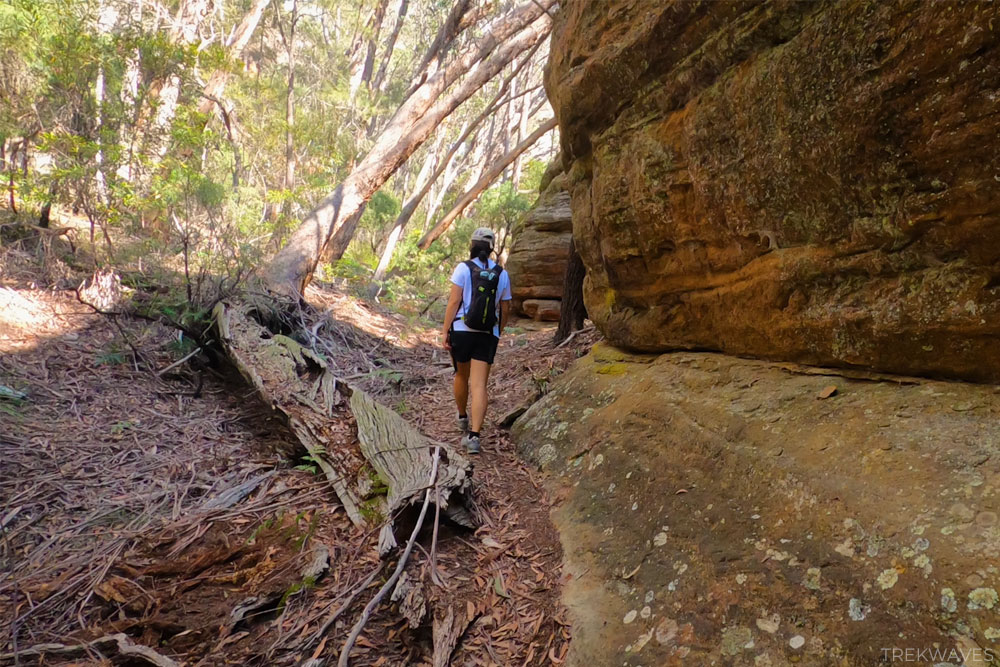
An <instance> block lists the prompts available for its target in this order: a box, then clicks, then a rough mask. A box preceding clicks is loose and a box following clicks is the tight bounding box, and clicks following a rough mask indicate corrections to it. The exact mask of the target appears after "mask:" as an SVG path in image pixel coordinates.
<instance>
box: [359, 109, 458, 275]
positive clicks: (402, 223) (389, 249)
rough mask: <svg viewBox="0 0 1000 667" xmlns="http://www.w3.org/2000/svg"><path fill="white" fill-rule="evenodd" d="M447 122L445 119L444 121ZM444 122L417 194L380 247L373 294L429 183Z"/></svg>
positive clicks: (419, 180)
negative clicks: (381, 247)
mask: <svg viewBox="0 0 1000 667" xmlns="http://www.w3.org/2000/svg"><path fill="white" fill-rule="evenodd" d="M446 122H447V121H446ZM444 130H445V128H444V123H442V125H441V128H440V130H439V136H438V139H437V141H436V142H435V143H434V146H433V147H432V148H431V150H430V151H428V153H427V157H426V158H425V159H424V164H423V165H422V166H421V167H420V172H419V173H418V174H417V182H416V183H415V184H414V189H415V190H417V191H418V192H417V194H414V195H413V196H411V197H410V198H409V199H408V200H407V201H406V203H405V204H404V205H403V210H402V211H400V213H399V216H398V217H397V218H396V222H394V223H393V225H392V230H391V231H390V232H389V236H387V237H386V239H385V247H384V248H383V249H382V255H381V257H379V260H378V266H376V267H375V275H373V276H372V283H373V285H374V289H372V290H370V291H373V292H374V293H375V294H377V293H378V285H379V284H380V283H381V282H382V281H383V280H384V279H385V272H386V270H387V269H388V268H389V262H390V261H391V260H392V253H393V251H394V250H395V249H396V244H397V243H399V239H400V237H401V236H402V235H403V229H404V228H405V227H406V222H407V221H408V220H409V219H410V217H411V216H412V215H413V212H414V211H415V210H416V209H417V206H419V205H420V199H419V198H418V196H417V195H418V194H419V193H420V192H424V191H425V190H424V186H425V185H426V184H428V183H430V179H429V176H430V170H431V167H433V166H434V163H435V161H436V159H437V153H438V149H439V148H440V147H441V141H442V140H443V139H444V135H445V132H444ZM450 157H451V153H449V154H448V156H446V158H445V159H449V158H450Z"/></svg>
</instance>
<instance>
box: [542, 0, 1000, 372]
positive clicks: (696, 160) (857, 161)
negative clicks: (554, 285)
mask: <svg viewBox="0 0 1000 667" xmlns="http://www.w3.org/2000/svg"><path fill="white" fill-rule="evenodd" d="M998 26H1000V16H998V11H997V5H996V4H995V3H989V2H924V1H923V0H886V1H885V2H871V1H870V0H845V1H844V2H831V1H816V2H782V1H775V2H767V3H759V2H738V1H735V0H734V1H732V2H687V1H680V0H674V1H663V0H607V1H606V2H592V1H590V0H566V1H565V2H563V3H562V5H561V9H560V12H559V14H558V16H557V18H556V24H555V27H554V32H553V38H552V46H551V57H550V62H549V66H548V69H547V71H546V89H547V91H548V94H549V98H550V100H551V103H552V106H553V108H554V109H555V112H556V115H557V116H558V119H559V128H560V133H561V142H562V149H563V155H564V163H565V166H566V168H567V171H568V183H567V187H568V188H569V191H570V194H571V198H572V219H573V226H574V235H575V238H576V246H577V249H578V250H579V252H580V255H581V256H582V258H583V261H584V264H585V265H586V268H587V279H586V281H585V286H584V290H585V299H586V305H587V310H588V312H589V314H590V317H591V319H593V320H594V322H595V323H596V324H597V325H598V327H599V328H600V329H601V330H602V331H603V333H604V334H605V336H607V337H608V338H609V339H610V340H611V341H613V342H615V343H617V344H619V345H622V346H625V347H627V348H630V349H633V350H638V351H665V350H670V349H679V348H683V349H709V350H721V351H725V352H729V353H733V354H739V355H750V356H757V357H764V358H770V359H781V360H795V361H800V362H804V363H808V364H820V365H836V366H856V367H869V368H875V369H879V370H882V371H890V372H894V373H903V374H917V375H940V376H949V377H956V378H966V379H973V380H984V381H998V380H1000V336H998V334H1000V299H998V297H1000V139H998V137H1000V114H998V113H997V108H998V104H1000V92H998V91H1000V27H998Z"/></svg>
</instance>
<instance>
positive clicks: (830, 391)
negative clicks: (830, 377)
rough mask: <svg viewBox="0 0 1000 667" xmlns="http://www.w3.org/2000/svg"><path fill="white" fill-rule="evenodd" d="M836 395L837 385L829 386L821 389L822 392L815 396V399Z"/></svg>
mask: <svg viewBox="0 0 1000 667" xmlns="http://www.w3.org/2000/svg"><path fill="white" fill-rule="evenodd" d="M836 393H837V385H833V384H831V385H829V386H827V387H823V390H822V391H820V392H819V394H817V395H816V398H830V397H831V396H834V395H836Z"/></svg>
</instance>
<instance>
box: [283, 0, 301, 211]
mask: <svg viewBox="0 0 1000 667" xmlns="http://www.w3.org/2000/svg"><path fill="white" fill-rule="evenodd" d="M298 8H299V5H298V0H292V17H291V22H290V24H289V28H288V37H287V39H286V41H285V48H286V49H287V50H288V86H287V88H286V93H285V178H284V182H283V185H282V187H283V188H284V189H285V191H286V194H285V197H286V199H285V212H286V213H289V212H290V211H291V198H290V195H289V194H288V191H291V190H292V189H293V188H294V187H295V134H294V132H295V23H296V22H297V21H298ZM282 35H283V36H284V34H282Z"/></svg>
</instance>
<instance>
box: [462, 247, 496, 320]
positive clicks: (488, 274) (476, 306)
mask: <svg viewBox="0 0 1000 667" xmlns="http://www.w3.org/2000/svg"><path fill="white" fill-rule="evenodd" d="M465 265H466V266H468V267H469V274H470V275H471V276H472V303H470V304H468V307H467V308H466V309H465V315H463V316H462V321H463V322H465V326H467V327H469V328H470V329H473V330H475V331H493V325H494V324H496V323H497V290H498V288H499V287H500V274H502V273H503V268H502V267H501V266H500V265H499V264H496V265H494V266H493V268H491V269H490V268H487V269H484V268H482V267H481V266H479V265H478V264H476V263H475V262H474V261H472V260H471V259H470V260H469V261H467V262H466V263H465ZM487 265H488V262H487Z"/></svg>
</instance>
